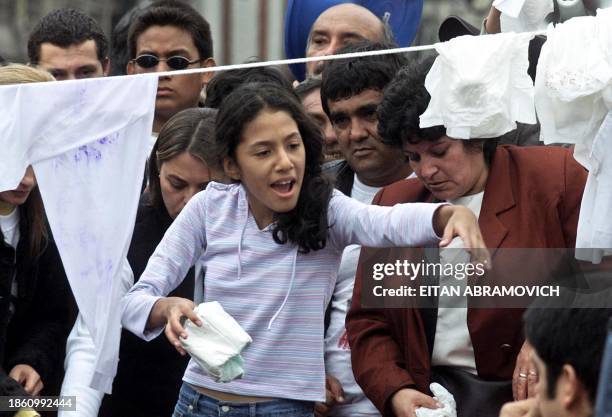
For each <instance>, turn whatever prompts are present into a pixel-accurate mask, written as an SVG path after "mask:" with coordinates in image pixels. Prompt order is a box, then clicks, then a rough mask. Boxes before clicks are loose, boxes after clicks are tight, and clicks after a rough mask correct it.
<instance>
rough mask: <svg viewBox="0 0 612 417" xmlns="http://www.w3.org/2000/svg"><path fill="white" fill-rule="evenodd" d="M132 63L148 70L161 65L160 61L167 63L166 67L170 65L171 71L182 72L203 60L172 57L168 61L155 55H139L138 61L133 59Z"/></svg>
mask: <svg viewBox="0 0 612 417" xmlns="http://www.w3.org/2000/svg"><path fill="white" fill-rule="evenodd" d="M132 61H134V62H136V64H137V65H138V66H139V67H141V68H146V69H149V68H153V67H155V66H157V65H158V64H159V63H160V61H165V62H166V65H168V67H170V69H173V70H182V69H185V68H187V67H188V66H189V65H193V64H195V63H197V62H200V61H201V59H194V60H193V61H190V60H189V59H187V58H185V57H184V56H180V55H176V56H171V57H170V58H166V59H160V58H159V57H157V56H155V55H150V54H143V55H138V56H137V57H136V59H133V60H132Z"/></svg>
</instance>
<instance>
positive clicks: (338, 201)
mask: <svg viewBox="0 0 612 417" xmlns="http://www.w3.org/2000/svg"><path fill="white" fill-rule="evenodd" d="M585 7H586V8H585V9H583V11H584V12H589V8H590V7H592V5H591V4H590V3H589V2H585ZM555 13H556V15H557V17H558V14H559V10H558V6H557V8H556V9H555V11H554V12H553V15H554V14H555ZM554 18H555V17H554V16H552V17H551V19H554ZM500 20H501V21H502V22H503V19H502V17H501V14H500V12H499V10H497V9H496V8H494V7H492V8H491V11H490V13H489V14H488V15H487V16H483V25H482V28H481V29H478V28H475V27H473V26H471V25H469V24H467V22H465V21H464V20H462V19H461V18H456V17H453V18H450V19H448V20H446V21H445V22H444V24H443V25H442V27H441V28H440V38H441V40H442V41H445V40H449V39H451V38H454V37H456V36H460V35H473V36H479V35H480V34H485V33H490V34H492V33H497V32H499V31H501V29H502V28H501V26H503V25H500ZM531 42H532V43H531V45H530V51H529V52H530V53H529V63H530V68H529V74H530V76H531V77H532V78H534V77H535V68H536V66H537V62H538V54H539V49H540V48H541V47H542V44H543V43H544V42H545V38H543V37H540V38H536V39H534V40H532V41H531ZM395 47H397V44H396V40H395V36H394V28H393V27H392V26H391V25H390V24H389V22H387V21H386V20H384V19H381V17H379V16H377V15H375V14H374V13H372V11H370V10H368V9H367V8H365V7H362V6H360V5H356V4H352V3H340V4H336V5H333V6H331V7H329V8H327V9H325V10H324V11H323V12H322V13H321V14H320V15H318V17H317V18H316V19H315V20H314V22H313V24H312V27H311V28H310V31H309V33H308V37H307V44H306V46H305V48H304V53H305V56H307V57H317V56H324V55H331V54H336V53H360V52H368V51H375V50H382V49H390V48H395ZM27 50H28V62H27V63H26V64H27V65H24V64H16V63H8V62H4V61H3V60H2V59H1V58H0V61H2V62H1V63H2V66H1V67H0V85H8V84H20V83H32V82H54V81H60V80H78V79H83V78H92V77H105V76H110V75H123V74H128V75H129V74H142V73H148V72H164V71H173V70H182V69H188V68H207V67H214V66H215V65H216V63H215V59H214V49H213V40H212V37H211V31H210V26H209V24H208V22H207V21H206V19H205V17H204V16H202V15H201V14H199V13H198V12H197V11H196V10H194V9H193V8H192V7H191V6H189V5H188V4H187V3H185V2H181V1H178V0H159V1H157V2H154V3H153V4H151V5H148V6H147V7H137V8H135V9H133V10H131V11H130V12H128V15H126V17H125V18H124V19H123V20H122V21H121V22H120V23H119V25H117V27H116V29H115V31H114V32H113V34H112V48H110V45H109V41H108V38H107V36H106V35H105V34H104V33H103V32H102V30H101V29H100V27H99V25H98V24H97V23H96V21H95V20H93V19H92V18H90V17H88V16H87V15H85V14H84V13H82V12H80V11H78V10H74V9H67V8H65V9H59V10H56V11H53V12H52V13H50V14H48V15H47V16H45V17H43V18H42V19H41V20H40V22H38V24H37V25H36V27H35V28H34V29H33V31H32V33H31V34H30V37H29V40H28V45H27ZM0 52H1V51H0ZM434 59H435V54H434V53H431V54H429V55H427V54H426V55H419V56H416V55H413V54H386V55H379V56H362V57H358V58H353V59H350V60H349V59H339V60H332V61H326V62H323V61H313V62H309V63H308V64H306V66H305V67H304V68H303V69H302V70H303V71H304V74H305V79H304V80H301V79H298V80H295V79H294V78H293V77H292V76H291V74H290V72H289V70H288V69H286V68H283V69H279V68H276V67H271V66H268V67H260V68H248V69H239V70H232V71H224V72H203V73H196V74H190V75H181V76H167V75H166V76H162V77H160V78H159V81H158V89H157V95H156V101H155V115H154V121H153V126H152V132H151V141H150V143H148V144H143V146H149V147H150V148H151V153H150V157H149V159H148V162H147V169H146V172H145V180H144V182H143V186H142V195H141V197H140V204H139V207H138V213H137V217H136V224H135V226H134V231H133V235H132V240H131V243H130V247H129V252H128V255H127V259H128V262H129V265H130V267H131V270H132V271H131V274H126V275H125V276H124V277H123V279H124V280H125V282H124V284H125V286H126V291H127V289H128V288H131V289H129V291H127V293H126V295H125V297H124V302H123V303H122V305H121V306H116V308H118V309H121V311H122V324H123V330H122V333H121V345H120V350H119V359H120V361H119V366H118V370H117V374H116V377H115V379H114V382H113V389H112V394H104V393H103V392H101V391H98V390H95V389H93V388H91V387H90V386H89V384H90V381H91V379H92V378H93V376H94V371H95V370H94V367H93V362H94V358H95V352H96V346H95V344H94V342H93V339H92V337H91V335H90V331H89V329H88V328H87V326H86V324H85V322H84V320H83V317H82V316H81V315H80V314H79V312H78V307H77V305H76V302H75V300H74V297H73V296H72V294H71V292H70V286H69V283H68V280H67V278H66V274H65V272H64V269H63V266H62V262H61V259H60V256H59V253H58V250H57V248H56V246H55V244H54V238H53V235H52V234H51V230H50V228H49V226H48V224H47V220H46V216H45V212H44V207H43V204H42V199H41V196H40V192H39V191H38V188H37V185H36V177H35V175H34V173H33V171H32V168H31V167H29V168H28V170H27V172H26V173H25V175H24V177H23V179H22V180H21V182H20V184H19V186H18V187H17V188H16V189H15V190H11V191H3V192H0V228H1V229H0V237H1V238H0V291H1V293H0V364H1V366H0V396H39V395H60V394H61V395H63V396H76V398H77V411H76V412H70V411H64V412H62V411H60V413H59V415H62V416H70V415H75V416H87V417H89V416H91V417H94V416H101V417H106V416H170V415H172V416H176V417H179V416H185V417H187V416H189V417H191V416H212V415H215V416H217V415H224V416H262V417H263V416H276V415H286V416H313V415H316V416H318V417H323V416H336V417H342V416H372V417H373V416H380V415H384V416H397V417H405V416H406V417H407V416H410V417H412V416H416V415H418V414H417V412H416V410H417V409H419V408H421V409H422V408H430V409H434V410H435V409H442V408H444V407H445V406H446V404H442V403H441V402H440V401H439V398H437V397H434V396H433V395H432V391H431V389H430V383H431V382H440V383H441V384H442V386H444V387H445V388H446V389H448V390H449V391H450V392H451V393H452V394H454V396H455V400H456V403H457V412H458V415H459V416H460V417H461V416H466V417H467V416H469V415H484V416H497V415H502V416H504V417H511V416H523V415H530V416H536V415H541V416H543V417H548V416H577V417H582V416H584V417H588V416H592V415H594V408H595V400H596V395H597V387H598V381H599V369H600V364H601V360H602V357H603V355H604V341H605V338H606V335H607V323H608V320H609V319H610V317H612V310H611V309H609V308H599V309H590V308H577V307H576V308H571V306H572V303H579V302H580V300H579V299H575V298H571V297H570V296H569V295H565V294H564V295H563V296H564V297H570V298H568V299H567V305H568V308H565V309H559V308H553V307H551V306H550V305H547V304H546V303H547V300H538V301H537V302H536V304H535V305H534V306H533V307H530V308H529V309H528V310H527V311H525V309H502V308H497V309H495V308H491V309H478V308H472V307H471V305H469V304H468V301H467V299H465V298H464V299H463V300H461V303H462V304H460V305H457V304H453V303H454V302H455V301H450V300H447V299H444V298H443V297H440V298H439V299H437V300H435V307H434V308H417V307H414V308H401V309H396V308H388V309H385V308H368V307H365V306H362V300H363V298H362V291H364V290H363V288H362V283H363V282H364V280H363V279H362V278H363V275H364V272H363V270H362V268H361V267H360V265H361V266H363V260H360V253H361V246H362V245H363V246H364V247H383V248H386V247H396V246H397V247H400V246H402V247H407V246H411V247H418V248H428V249H434V251H435V257H436V259H437V261H438V262H440V263H442V264H456V263H459V262H467V261H469V255H470V253H471V254H472V255H473V254H474V253H475V251H474V249H477V248H484V247H486V248H489V249H490V250H491V251H492V252H495V251H496V250H497V249H500V248H502V249H511V248H540V249H543V248H574V247H575V246H576V233H577V228H578V219H579V213H580V207H581V200H582V195H583V191H584V188H585V184H586V181H587V175H588V172H587V171H586V170H585V169H584V167H583V166H582V165H580V164H579V163H578V162H577V161H576V160H575V159H574V157H573V155H572V149H571V148H568V147H564V146H554V145H548V146H544V145H543V144H542V143H541V142H540V141H539V136H540V135H539V133H540V132H539V126H538V124H535V125H525V124H520V123H519V124H518V127H517V129H515V130H512V131H510V132H507V133H505V134H503V135H500V136H497V137H491V138H472V139H469V140H461V139H456V138H453V137H449V136H448V135H447V129H446V128H445V127H444V126H443V125H438V126H433V127H425V128H422V127H421V125H420V122H419V118H420V116H421V115H422V114H423V113H424V112H425V111H426V109H427V107H428V105H429V103H430V99H431V97H430V94H429V93H428V90H427V88H426V82H425V80H426V76H427V74H428V72H429V70H430V69H431V67H432V65H433V62H434ZM138 99H139V97H134V100H138ZM18 139H19V138H15V140H18ZM203 190H206V191H204V192H202V191H203ZM109 215H110V214H109ZM458 253H459V254H460V255H457V254H458ZM388 256H389V257H391V256H395V257H404V256H409V255H406V254H402V253H401V252H396V251H394V249H389V253H388ZM458 256H460V257H461V258H459V257H458ZM485 256H488V255H485ZM462 259H463V260H462ZM525 261H526V260H525ZM531 261H533V262H534V265H533V268H532V269H533V271H536V272H537V273H542V271H545V274H546V277H548V278H547V279H553V280H554V279H559V280H560V279H561V278H567V276H566V274H567V273H568V271H567V270H566V269H564V268H565V265H561V264H550V263H546V264H542V262H545V261H543V260H541V259H540V260H538V259H532V260H531ZM538 262H540V263H539V264H538ZM493 268H495V259H493ZM498 272H499V271H498ZM507 273H509V274H512V271H507ZM447 278H448V277H443V276H441V277H439V279H440V284H441V285H443V282H444V279H447ZM536 278H541V277H536ZM604 295H605V294H604ZM204 301H219V302H220V303H221V304H222V305H223V307H224V308H225V309H226V310H227V311H228V312H229V313H230V314H231V315H232V316H233V317H234V318H235V319H236V320H237V321H238V323H240V325H241V326H242V327H243V328H244V329H245V330H247V332H248V333H249V334H250V335H251V336H252V337H253V340H254V342H253V344H252V345H251V346H250V347H249V348H248V349H247V350H246V351H245V354H244V356H245V375H244V377H243V378H242V379H238V380H235V381H232V382H230V383H219V382H216V381H215V380H214V379H213V378H211V377H210V376H209V375H208V374H207V373H206V372H205V371H204V370H203V369H202V367H200V366H199V365H198V364H197V363H196V362H195V361H193V360H192V361H190V360H189V355H187V354H186V351H185V349H184V347H183V346H182V344H181V342H180V340H181V338H184V334H185V333H184V332H185V330H184V324H183V322H182V320H184V319H185V318H186V319H187V320H191V321H193V322H194V323H196V325H198V324H201V323H200V319H199V318H198V316H197V315H195V313H194V312H193V309H194V307H196V306H197V305H198V304H199V303H200V302H204ZM160 333H165V336H163V335H161V336H160ZM158 336H159V337H158ZM465 387H468V389H467V391H466V388H465ZM462 390H463V391H462ZM506 403H507V404H506ZM503 404H506V405H505V406H504V407H503V408H502V405H503ZM15 413H17V414H15ZM71 413H72V414H71ZM479 413H480V414H479ZM500 413H501V414H500ZM5 414H6V415H17V416H20V417H22V416H23V417H26V416H36V415H38V414H37V412H36V411H34V410H29V409H23V410H21V411H13V412H10V413H8V412H7V413H5V412H3V411H0V415H5ZM440 415H446V414H440Z"/></svg>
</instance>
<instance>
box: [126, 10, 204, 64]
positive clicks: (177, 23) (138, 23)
mask: <svg viewBox="0 0 612 417" xmlns="http://www.w3.org/2000/svg"><path fill="white" fill-rule="evenodd" d="M151 26H174V27H177V28H179V29H182V30H184V31H186V32H187V33H189V34H190V35H191V38H192V39H193V43H194V45H195V47H196V49H197V50H198V53H199V54H200V59H203V60H204V59H207V58H211V57H212V56H213V41H212V35H211V34H210V25H209V24H208V22H207V21H206V19H204V17H203V16H202V15H201V14H200V13H198V11H197V10H195V9H194V8H193V7H191V6H190V5H188V4H187V3H184V2H181V1H178V0H174V1H171V0H162V1H157V2H155V3H153V4H151V6H149V8H147V9H146V10H145V11H144V13H142V14H141V15H140V16H137V17H136V18H135V19H134V21H133V22H132V25H131V26H130V30H129V33H128V51H129V56H130V59H134V58H135V57H136V43H137V41H138V37H139V36H140V35H142V33H143V32H145V31H146V30H147V29H149V28H150V27H151Z"/></svg>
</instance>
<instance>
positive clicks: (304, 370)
mask: <svg viewBox="0 0 612 417" xmlns="http://www.w3.org/2000/svg"><path fill="white" fill-rule="evenodd" d="M216 146H217V149H216V151H217V152H218V153H219V157H220V159H221V160H222V161H223V167H224V170H225V173H226V175H227V176H229V177H230V178H232V179H233V180H234V181H235V182H234V183H233V184H230V185H227V184H218V183H211V184H210V185H209V186H208V188H207V189H206V190H205V191H202V192H200V193H199V194H197V195H196V196H194V197H193V198H192V199H191V200H190V201H189V203H188V204H187V206H186V207H185V208H184V209H183V210H182V211H181V213H180V214H179V216H178V217H177V218H176V220H175V221H174V222H173V223H172V225H171V226H170V228H169V229H168V231H167V233H166V235H165V236H164V238H163V239H162V241H161V243H160V244H159V246H158V247H157V249H156V250H155V252H154V254H153V256H152V257H151V259H150V260H149V263H148V265H147V267H146V269H145V271H144V273H143V274H142V276H141V278H140V280H139V281H138V283H137V284H136V285H135V286H134V287H133V288H132V289H131V290H130V292H129V293H128V294H127V295H126V296H125V298H124V302H123V306H122V308H123V319H122V320H123V325H124V326H125V327H126V328H128V329H129V330H130V331H132V332H133V333H135V334H137V335H139V336H140V337H142V338H143V339H147V340H150V339H152V338H154V337H156V336H158V335H159V334H160V333H161V332H162V331H164V328H165V334H166V337H167V338H168V339H169V341H170V342H171V343H172V344H173V345H174V346H175V347H176V349H177V350H178V351H179V352H180V353H182V354H185V352H184V351H183V349H182V347H181V344H180V342H179V337H182V338H185V337H186V334H185V330H184V328H183V327H182V326H181V323H180V320H181V318H182V317H187V318H188V319H190V320H192V321H193V322H194V323H195V324H196V325H200V324H201V323H200V321H199V319H198V317H197V315H195V313H194V312H193V309H194V304H193V302H192V301H190V300H187V299H184V298H176V297H166V295H167V294H168V293H169V292H171V291H172V290H173V289H174V288H176V287H177V286H178V285H179V284H180V283H181V281H182V280H183V278H184V277H185V274H186V273H187V271H188V270H189V268H190V267H191V266H192V265H194V264H195V263H196V262H201V264H202V266H203V268H205V271H206V278H205V280H204V298H205V301H218V302H219V303H221V305H222V306H223V308H224V309H225V310H226V311H227V312H228V313H229V314H231V315H232V316H233V317H234V318H235V319H236V320H237V321H238V323H239V324H240V325H241V326H242V328H243V329H244V330H246V332H247V333H249V334H250V335H251V337H252V338H253V343H252V344H251V345H250V346H249V347H247V348H246V349H245V350H244V351H243V352H242V355H243V357H244V362H245V368H244V377H243V378H242V379H238V380H234V381H232V382H229V383H220V382H215V381H214V380H213V379H212V378H211V377H209V376H208V375H207V374H206V373H205V372H204V370H203V369H202V368H200V367H199V366H198V365H197V364H196V363H195V361H193V360H192V361H191V362H190V363H189V366H188V367H187V370H186V372H185V376H184V377H183V382H184V384H183V386H182V388H181V391H180V394H179V399H178V403H177V405H176V408H175V412H174V416H175V417H187V416H189V417H204V416H220V415H221V416H232V417H234V416H238V417H242V416H252V417H264V416H265V417H268V416H270V417H271V416H293V417H300V416H312V415H313V406H314V402H315V401H324V400H325V367H324V358H323V317H324V309H325V306H326V305H327V304H328V303H329V299H330V297H331V294H332V291H333V288H334V284H335V280H336V274H337V269H338V264H339V262H340V258H341V255H342V251H343V249H344V247H345V246H347V245H349V244H360V245H363V246H370V247H387V246H422V245H431V244H434V243H438V242H439V244H440V245H445V244H447V243H448V242H449V241H450V240H451V238H452V237H453V236H455V235H459V236H460V237H462V238H463V240H464V241H465V242H466V247H471V248H478V247H484V243H483V240H482V237H481V235H480V230H479V229H478V225H477V222H476V218H475V216H474V215H473V214H472V212H471V211H470V210H468V209H466V208H464V207H460V206H450V205H437V204H424V203H421V204H403V205H397V206H394V207H381V206H370V205H365V204H361V203H359V202H357V201H355V200H353V199H351V198H348V197H346V196H344V195H343V194H341V193H340V192H338V191H334V189H333V187H332V185H331V184H330V183H329V182H328V180H326V178H325V177H324V176H323V175H322V172H321V162H322V139H321V134H320V132H319V130H318V129H317V127H316V126H315V125H314V124H313V123H312V121H311V120H310V119H309V118H308V117H307V116H306V114H305V113H304V110H303V108H302V106H301V104H300V103H299V101H298V99H297V98H296V97H295V95H294V94H293V92H292V91H287V90H286V89H284V88H282V87H279V86H276V85H271V84H247V85H245V86H243V87H240V88H238V89H237V90H235V91H234V92H232V93H231V94H230V95H229V96H228V97H227V98H226V99H225V100H224V102H223V103H222V104H221V107H220V109H219V115H218V118H217V124H216ZM440 235H443V238H442V240H441V241H440V238H439V236H440Z"/></svg>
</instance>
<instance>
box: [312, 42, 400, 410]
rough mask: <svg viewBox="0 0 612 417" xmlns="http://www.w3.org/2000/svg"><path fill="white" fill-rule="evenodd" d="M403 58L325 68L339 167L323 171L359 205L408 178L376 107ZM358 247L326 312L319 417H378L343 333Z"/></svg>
mask: <svg viewBox="0 0 612 417" xmlns="http://www.w3.org/2000/svg"><path fill="white" fill-rule="evenodd" d="M393 47H395V45H394V44H380V43H373V42H367V41H366V42H360V43H357V44H353V45H349V46H347V47H344V48H342V49H340V50H339V51H337V53H349V52H363V51H371V50H377V49H388V48H393ZM406 62H407V61H406V58H405V57H404V56H403V55H381V56H377V57H364V58H357V59H352V60H338V61H331V62H330V63H329V64H327V65H326V66H325V67H324V70H323V83H322V86H321V100H322V105H323V109H324V110H325V113H326V114H327V116H328V117H329V119H330V120H331V123H332V126H333V128H334V131H335V133H336V136H337V139H338V148H339V150H340V152H341V154H342V155H343V156H344V160H343V161H334V162H331V163H329V164H327V165H326V167H325V169H326V171H327V172H329V173H331V174H332V175H335V178H336V188H338V189H339V190H340V191H342V192H343V193H345V194H347V195H349V196H351V197H352V198H355V199H357V200H359V201H361V202H363V203H367V204H369V203H371V202H372V199H373V198H374V196H375V195H376V193H377V192H378V191H379V190H380V189H381V188H382V187H384V186H387V185H389V184H392V183H394V182H396V181H399V180H402V179H405V178H407V177H409V176H410V175H411V174H412V170H411V169H410V166H409V164H408V159H407V158H406V157H405V156H404V153H403V151H402V149H401V148H399V147H393V146H388V145H385V144H383V143H382V141H381V140H380V136H379V134H378V117H377V107H378V105H379V104H380V102H381V101H382V97H383V89H384V87H385V86H386V85H387V84H388V83H389V82H390V81H391V79H392V78H393V76H394V75H395V73H396V72H397V71H398V70H399V69H400V68H401V67H402V66H403V65H405V64H406ZM360 250H361V247H360V246H358V245H352V246H349V247H347V248H346V249H345V250H344V253H343V255H342V261H341V262H340V267H339V270H338V280H337V282H336V286H335V289H334V294H333V297H332V300H331V303H330V305H329V306H328V309H327V312H326V326H327V327H326V335H325V367H326V372H327V375H328V381H327V382H328V401H327V402H326V403H325V404H323V403H319V404H317V408H316V412H317V413H316V415H317V416H327V415H329V416H334V417H342V416H358V417H366V416H368V417H371V416H379V415H380V413H379V412H378V410H377V409H376V408H375V407H374V405H373V404H372V403H371V402H370V401H369V400H368V399H367V398H366V397H365V395H364V394H363V392H362V391H361V389H360V388H359V386H358V385H357V383H356V382H355V378H354V376H353V371H352V368H351V354H350V348H349V346H348V341H347V337H346V330H345V328H344V320H345V317H346V313H347V312H348V309H349V307H350V300H351V298H352V295H353V284H354V282H355V272H356V269H357V261H358V259H359V252H360Z"/></svg>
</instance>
